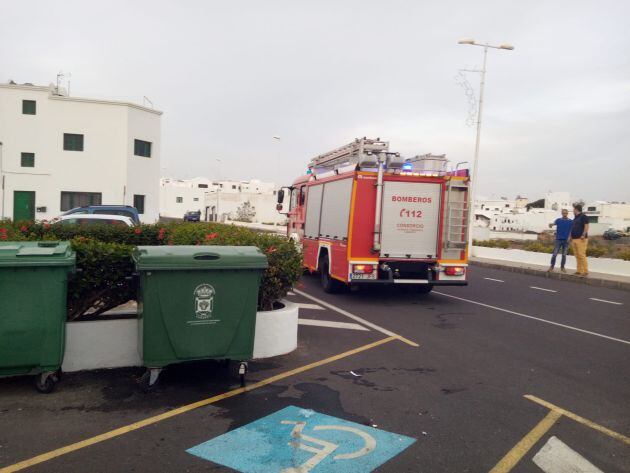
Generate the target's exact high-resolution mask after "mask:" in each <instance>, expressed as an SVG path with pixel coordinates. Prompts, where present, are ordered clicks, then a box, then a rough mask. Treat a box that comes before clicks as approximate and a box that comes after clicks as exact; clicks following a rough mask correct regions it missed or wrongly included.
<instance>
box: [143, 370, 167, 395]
mask: <svg viewBox="0 0 630 473" xmlns="http://www.w3.org/2000/svg"><path fill="white" fill-rule="evenodd" d="M161 372H162V369H161V368H147V369H146V371H145V372H144V373H143V374H142V376H140V378H138V384H139V386H140V389H141V390H142V392H144V393H149V392H151V391H152V390H153V389H154V388H155V386H156V385H157V383H158V379H159V376H160V373H161Z"/></svg>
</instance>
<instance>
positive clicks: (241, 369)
mask: <svg viewBox="0 0 630 473" xmlns="http://www.w3.org/2000/svg"><path fill="white" fill-rule="evenodd" d="M246 374H247V362H246V361H241V362H240V364H239V365H238V376H239V378H240V379H241V387H245V375H246Z"/></svg>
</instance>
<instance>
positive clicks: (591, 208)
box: [586, 207, 597, 212]
mask: <svg viewBox="0 0 630 473" xmlns="http://www.w3.org/2000/svg"><path fill="white" fill-rule="evenodd" d="M586 210H587V211H588V212H595V211H596V210H597V208H596V207H588V208H587V209H586Z"/></svg>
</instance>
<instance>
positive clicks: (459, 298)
mask: <svg viewBox="0 0 630 473" xmlns="http://www.w3.org/2000/svg"><path fill="white" fill-rule="evenodd" d="M432 294H439V295H440V296H444V297H450V298H452V299H457V300H460V301H464V302H470V303H471V304H476V305H480V306H482V307H487V308H489V309H494V310H500V311H501V312H505V313H507V314H512V315H518V316H519V317H524V318H526V319H531V320H537V321H538V322H544V323H546V324H550V325H555V326H557V327H562V328H567V329H569V330H575V331H576V332H582V333H586V334H587V335H593V336H595V337H600V338H606V339H608V340H612V341H614V342H619V343H625V344H626V345H630V341H628V340H623V339H621V338H615V337H609V336H608V335H603V334H601V333H597V332H591V331H589V330H584V329H581V328H577V327H572V326H571V325H565V324H561V323H558V322H552V321H551V320H547V319H541V318H540V317H534V316H533V315H527V314H521V313H520V312H514V311H513V310H508V309H503V308H501V307H497V306H494V305H490V304H484V303H483V302H477V301H472V300H470V299H464V298H463V297H457V296H453V295H451V294H445V293H444V292H438V291H433V293H432Z"/></svg>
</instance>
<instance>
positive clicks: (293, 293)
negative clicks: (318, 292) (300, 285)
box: [287, 291, 295, 296]
mask: <svg viewBox="0 0 630 473" xmlns="http://www.w3.org/2000/svg"><path fill="white" fill-rule="evenodd" d="M287 296H295V292H293V291H289V292H287Z"/></svg>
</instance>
